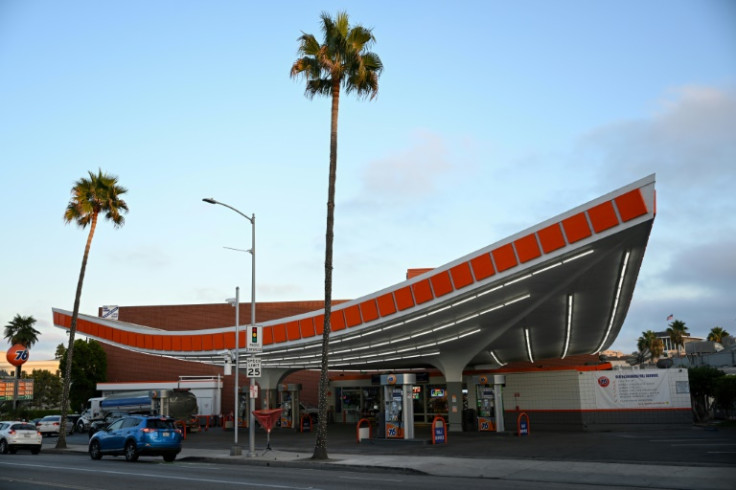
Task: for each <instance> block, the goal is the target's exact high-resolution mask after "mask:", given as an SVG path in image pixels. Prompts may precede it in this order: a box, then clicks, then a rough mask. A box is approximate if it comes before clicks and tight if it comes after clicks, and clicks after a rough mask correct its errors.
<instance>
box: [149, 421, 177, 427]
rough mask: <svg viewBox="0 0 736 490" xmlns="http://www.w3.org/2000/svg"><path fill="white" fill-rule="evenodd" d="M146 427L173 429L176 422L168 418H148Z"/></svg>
mask: <svg viewBox="0 0 736 490" xmlns="http://www.w3.org/2000/svg"><path fill="white" fill-rule="evenodd" d="M146 427H147V428H148V429H173V428H174V423H173V422H172V421H171V420H167V419H148V420H147V421H146Z"/></svg>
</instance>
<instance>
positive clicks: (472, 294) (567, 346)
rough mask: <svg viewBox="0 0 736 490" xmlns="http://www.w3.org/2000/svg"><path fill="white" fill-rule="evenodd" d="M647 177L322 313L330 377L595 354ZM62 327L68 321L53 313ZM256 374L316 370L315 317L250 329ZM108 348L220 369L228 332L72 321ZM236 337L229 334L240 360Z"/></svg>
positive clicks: (611, 311)
mask: <svg viewBox="0 0 736 490" xmlns="http://www.w3.org/2000/svg"><path fill="white" fill-rule="evenodd" d="M654 183H655V179H654V175H650V176H648V177H646V178H644V179H641V180H639V181H636V182H633V183H631V184H629V185H627V186H625V187H623V188H620V189H618V190H615V191H613V192H611V193H609V194H606V195H604V196H601V197H599V198H597V199H594V200H592V201H590V202H588V203H586V204H583V205H581V206H579V207H576V208H574V209H572V210H570V211H567V212H565V213H563V214H561V215H558V216H555V217H553V218H550V219H548V220H546V221H544V222H542V223H539V224H537V225H535V226H532V227H530V228H528V229H526V230H523V231H521V232H519V233H517V234H515V235H513V236H510V237H508V238H505V239H503V240H501V241H498V242H496V243H493V244H491V245H488V246H486V247H484V248H482V249H480V250H477V251H475V252H473V253H471V254H468V255H466V256H464V257H461V258H459V259H456V260H454V261H452V262H450V263H448V264H445V265H443V266H441V267H437V268H435V269H432V270H430V271H428V272H425V273H423V274H421V275H418V276H416V277H412V278H410V279H408V280H406V281H404V282H401V283H398V284H395V285H393V286H389V287H387V288H385V289H383V290H380V291H377V292H375V293H373V294H370V295H367V296H364V297H361V298H358V299H355V300H352V301H348V302H344V303H340V304H338V305H333V308H332V315H331V322H330V324H331V335H330V344H329V345H330V356H329V365H330V369H351V370H353V369H360V370H379V369H380V370H395V371H398V370H402V369H413V368H427V367H434V368H437V369H440V370H442V371H443V372H447V371H448V370H449V371H453V372H456V371H458V370H459V371H462V370H463V369H495V368H499V367H501V366H503V365H505V364H506V363H509V362H515V361H528V362H537V361H540V360H544V359H560V358H565V357H567V356H570V355H575V354H590V353H597V352H600V351H601V350H604V349H606V348H607V347H608V346H609V345H611V343H613V341H614V339H615V338H616V335H617V334H618V332H619V330H620V329H621V326H622V324H623V322H624V319H625V318H626V313H627V310H628V308H629V303H630V301H631V298H632V295H633V292H634V287H635V284H636V279H637V276H638V273H639V268H640V266H641V263H642V259H643V256H644V251H645V249H646V245H647V241H648V239H649V234H650V231H651V229H652V224H653V221H654V217H655V213H656V207H655V189H654ZM53 316H54V325H55V326H57V327H60V328H65V329H68V328H70V325H71V312H69V311H65V310H60V309H56V308H55V309H53ZM259 325H261V326H262V327H263V329H262V335H263V339H262V340H263V351H262V352H261V353H260V354H259V356H258V357H260V358H261V362H262V366H263V368H264V369H268V368H274V369H277V370H284V369H286V370H291V369H318V368H319V367H320V363H321V351H322V332H323V325H324V311H323V310H319V311H314V312H311V313H306V314H302V315H298V316H293V317H288V318H282V319H278V320H274V321H269V322H265V323H261V324H259ZM77 332H78V333H79V334H81V335H84V336H86V337H89V338H93V339H96V340H99V341H100V342H104V343H108V344H111V345H115V346H117V347H121V348H125V349H130V350H135V351H139V352H145V353H150V354H156V355H164V356H169V357H174V358H178V359H182V360H191V361H199V362H205V363H210V364H217V365H222V364H223V363H224V353H225V352H226V351H227V350H233V349H234V347H235V326H228V327H223V328H209V329H201V330H188V331H166V330H159V329H155V328H151V327H147V326H143V325H136V324H132V323H125V322H121V321H115V320H107V319H103V318H99V317H96V316H90V315H81V314H80V315H79V318H78V322H77ZM245 347H246V332H245V328H242V326H241V330H240V342H239V353H240V355H241V356H242V357H243V358H244V357H245V356H248V355H250V354H248V353H246V352H245Z"/></svg>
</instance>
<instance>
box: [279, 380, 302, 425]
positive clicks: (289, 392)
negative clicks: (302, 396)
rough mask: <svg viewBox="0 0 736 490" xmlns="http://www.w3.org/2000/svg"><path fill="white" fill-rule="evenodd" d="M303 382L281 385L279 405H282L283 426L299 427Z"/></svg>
mask: <svg viewBox="0 0 736 490" xmlns="http://www.w3.org/2000/svg"><path fill="white" fill-rule="evenodd" d="M300 391H302V385H301V384H280V385H279V406H280V407H281V409H282V411H281V428H283V429H285V428H289V429H298V428H299V424H300V418H301V415H302V414H300V413H299V408H300V403H299V392H300Z"/></svg>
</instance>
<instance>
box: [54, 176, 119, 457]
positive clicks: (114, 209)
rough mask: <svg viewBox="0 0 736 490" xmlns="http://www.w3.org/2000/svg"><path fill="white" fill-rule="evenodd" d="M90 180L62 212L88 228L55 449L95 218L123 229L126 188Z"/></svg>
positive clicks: (78, 185)
mask: <svg viewBox="0 0 736 490" xmlns="http://www.w3.org/2000/svg"><path fill="white" fill-rule="evenodd" d="M88 174H89V178H85V177H82V178H81V179H79V180H78V181H77V182H75V184H74V187H72V197H71V199H70V200H69V204H68V205H67V207H66V211H65V212H64V222H66V223H67V224H68V223H71V222H72V221H74V222H75V223H76V224H77V225H78V226H79V227H81V228H86V227H87V226H88V225H89V234H88V235H87V244H86V246H85V247H84V255H83V256H82V268H81V269H80V270H79V281H78V282H77V293H76V296H75V297H74V310H73V311H72V321H71V325H70V326H69V347H68V348H67V354H68V355H67V357H66V366H65V367H64V390H63V391H62V394H61V427H60V429H59V439H58V440H57V442H56V447H57V448H62V449H66V414H67V408H68V407H67V405H69V386H70V384H71V374H72V356H73V355H74V334H75V333H76V331H77V317H78V316H79V302H80V299H81V298H82V283H83V282H84V271H85V270H86V269H87V258H88V257H89V249H90V246H91V245H92V238H93V237H94V235H95V228H96V227H97V219H98V218H99V216H100V214H103V215H104V216H105V218H106V219H108V220H109V221H112V223H113V226H114V227H115V228H119V227H121V226H123V224H124V223H125V218H124V217H123V215H122V213H123V212H127V211H128V205H127V204H126V203H125V201H123V200H122V199H121V198H120V196H121V195H122V194H125V193H126V192H128V190H127V189H126V188H125V187H122V186H119V185H118V178H117V177H115V176H112V175H109V174H103V173H102V170H99V171H98V172H97V173H96V174H95V173H94V172H88Z"/></svg>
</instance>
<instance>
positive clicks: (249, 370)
mask: <svg viewBox="0 0 736 490" xmlns="http://www.w3.org/2000/svg"><path fill="white" fill-rule="evenodd" d="M245 372H246V376H248V377H249V378H260V377H261V359H260V358H259V357H249V358H248V359H246V361H245Z"/></svg>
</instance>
